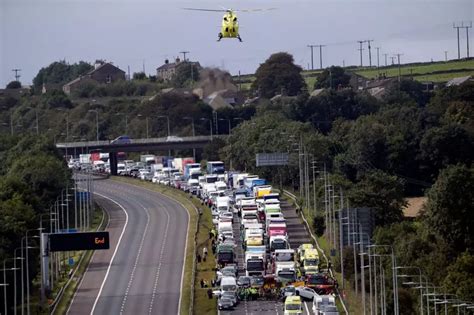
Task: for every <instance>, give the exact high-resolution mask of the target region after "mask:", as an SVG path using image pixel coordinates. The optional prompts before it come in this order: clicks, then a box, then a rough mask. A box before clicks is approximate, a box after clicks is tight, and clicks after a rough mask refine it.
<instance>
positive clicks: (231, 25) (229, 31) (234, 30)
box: [183, 8, 275, 42]
mask: <svg viewBox="0 0 474 315" xmlns="http://www.w3.org/2000/svg"><path fill="white" fill-rule="evenodd" d="M274 9H275V8H270V9H252V10H232V9H220V10H213V9H196V8H183V10H193V11H208V12H225V13H224V16H223V17H222V26H221V31H220V32H219V34H218V35H217V36H218V38H217V41H218V42H220V41H221V39H223V38H237V39H238V40H239V41H242V38H241V37H240V34H239V22H238V21H237V14H235V12H257V11H264V10H274Z"/></svg>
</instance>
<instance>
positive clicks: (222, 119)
mask: <svg viewBox="0 0 474 315" xmlns="http://www.w3.org/2000/svg"><path fill="white" fill-rule="evenodd" d="M219 120H220V121H226V120H227V122H228V123H229V136H230V119H225V118H219Z"/></svg>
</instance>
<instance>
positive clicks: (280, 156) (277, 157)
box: [255, 153, 288, 167]
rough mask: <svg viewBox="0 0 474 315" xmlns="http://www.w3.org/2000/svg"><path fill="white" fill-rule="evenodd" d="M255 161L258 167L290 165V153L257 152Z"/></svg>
mask: <svg viewBox="0 0 474 315" xmlns="http://www.w3.org/2000/svg"><path fill="white" fill-rule="evenodd" d="M255 161H256V162H257V167H258V166H279V165H288V153H257V155H256V158H255Z"/></svg>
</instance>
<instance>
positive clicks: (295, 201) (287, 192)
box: [283, 189, 349, 314]
mask: <svg viewBox="0 0 474 315" xmlns="http://www.w3.org/2000/svg"><path fill="white" fill-rule="evenodd" d="M283 193H284V194H285V195H286V196H288V197H289V198H290V199H292V200H293V201H294V203H295V205H296V208H297V209H302V208H301V207H300V205H299V204H298V201H297V197H296V196H295V195H294V194H292V193H291V192H289V191H287V190H284V189H283ZM299 212H300V213H301V217H302V218H303V222H304V223H305V225H306V229H307V230H308V232H309V235H310V236H311V238H312V239H313V240H314V243H315V244H316V247H317V249H318V250H319V251H320V252H321V253H322V254H323V257H324V259H325V260H326V265H328V263H329V259H328V258H327V256H326V254H325V253H324V251H323V249H322V248H321V247H320V246H319V243H318V239H317V238H316V236H314V234H313V232H312V231H311V227H310V225H309V223H308V221H307V220H306V218H305V216H304V213H303V211H299ZM329 272H330V274H331V277H334V273H333V272H332V269H329ZM336 291H337V296H338V297H339V300H340V301H341V304H342V307H343V308H344V311H345V312H346V314H349V311H348V310H347V307H346V304H345V303H344V300H343V299H341V294H340V292H339V289H338V288H336Z"/></svg>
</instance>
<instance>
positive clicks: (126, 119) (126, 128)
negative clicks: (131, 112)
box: [115, 113, 128, 135]
mask: <svg viewBox="0 0 474 315" xmlns="http://www.w3.org/2000/svg"><path fill="white" fill-rule="evenodd" d="M115 115H116V116H120V115H124V116H125V134H126V135H128V115H127V114H125V113H115Z"/></svg>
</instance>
